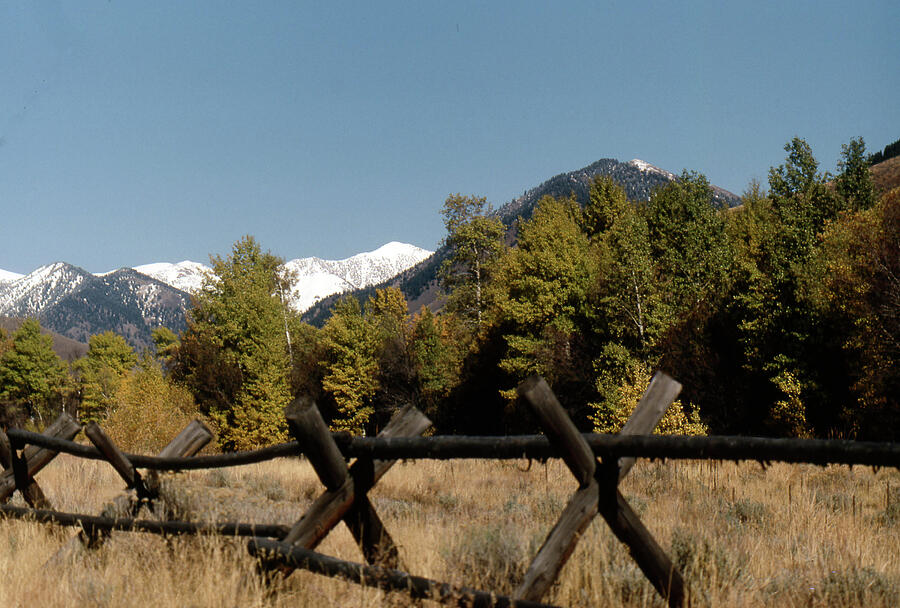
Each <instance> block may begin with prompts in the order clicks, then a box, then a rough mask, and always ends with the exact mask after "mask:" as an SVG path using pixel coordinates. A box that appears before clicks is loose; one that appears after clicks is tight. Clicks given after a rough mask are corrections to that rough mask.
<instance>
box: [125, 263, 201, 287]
mask: <svg viewBox="0 0 900 608" xmlns="http://www.w3.org/2000/svg"><path fill="white" fill-rule="evenodd" d="M134 269H135V270H137V271H138V272H140V273H141V274H145V275H147V276H148V277H153V278H154V279H156V280H157V281H161V282H163V283H165V284H166V285H171V286H172V287H174V288H175V289H180V290H181V291H186V292H188V293H196V292H198V291H200V288H201V287H202V286H203V280H204V278H205V277H206V275H207V274H208V273H210V272H212V269H211V268H210V267H209V266H206V265H204V264H201V263H199V262H192V261H190V260H184V261H181V262H178V263H177V264H172V263H169V262H156V263H154V264H144V265H142V266H135V267H134Z"/></svg>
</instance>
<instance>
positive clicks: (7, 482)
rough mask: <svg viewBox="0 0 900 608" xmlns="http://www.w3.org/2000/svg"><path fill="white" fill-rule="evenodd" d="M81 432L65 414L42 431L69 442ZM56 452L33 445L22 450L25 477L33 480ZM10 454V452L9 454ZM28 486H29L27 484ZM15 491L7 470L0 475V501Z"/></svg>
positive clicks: (12, 478) (11, 438)
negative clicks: (25, 469)
mask: <svg viewBox="0 0 900 608" xmlns="http://www.w3.org/2000/svg"><path fill="white" fill-rule="evenodd" d="M80 430H81V425H80V424H78V423H77V422H75V420H74V419H73V418H72V417H71V416H69V415H68V414H66V413H62V414H60V415H59V417H58V418H57V419H56V420H54V421H53V424H51V425H50V426H48V427H47V428H46V430H45V431H44V433H43V434H44V435H45V436H48V437H55V438H58V439H65V440H69V439H72V438H73V437H75V435H77V434H78V432H79V431H80ZM11 431H12V429H10V433H9V435H11V436H10V440H11V441H16V440H17V439H14V437H13V433H12V432H11ZM57 453H58V452H56V451H54V450H51V449H48V448H42V447H38V446H35V445H29V446H28V447H26V448H25V449H24V450H22V458H23V459H24V460H25V464H26V468H27V471H26V472H27V476H28V478H29V479H34V476H35V475H37V473H38V471H40V470H41V469H43V468H44V467H45V466H47V465H48V464H49V463H50V461H51V460H53V458H54V457H56V454H57ZM11 454H12V452H11ZM12 460H13V462H15V455H12ZM29 485H30V484H29ZM15 489H16V480H15V474H14V472H13V469H12V468H10V469H7V470H5V471H3V473H2V474H0V501H5V500H7V499H8V498H9V497H10V496H11V495H12V493H13V492H14V491H15Z"/></svg>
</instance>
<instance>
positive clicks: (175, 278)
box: [134, 241, 432, 312]
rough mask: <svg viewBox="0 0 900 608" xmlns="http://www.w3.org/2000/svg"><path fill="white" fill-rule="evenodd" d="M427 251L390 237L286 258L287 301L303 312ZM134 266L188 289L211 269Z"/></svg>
mask: <svg viewBox="0 0 900 608" xmlns="http://www.w3.org/2000/svg"><path fill="white" fill-rule="evenodd" d="M431 254H432V252H431V251H428V250H427V249H422V248H421V247H416V246H415V245H409V244H406V243H399V242H397V241H392V242H390V243H387V244H385V245H382V246H381V247H379V248H378V249H376V250H374V251H368V252H365V253H358V254H356V255H354V256H351V257H349V258H346V259H343V260H323V259H321V258H316V257H309V258H298V259H294V260H290V261H289V262H285V264H284V267H285V269H286V270H287V271H289V272H292V273H293V274H294V284H293V286H292V287H291V291H290V294H289V296H288V299H289V304H290V305H291V307H292V308H294V309H296V310H297V311H298V312H305V311H306V310H307V309H309V308H310V307H311V306H312V305H314V304H315V303H316V302H318V301H319V300H321V299H322V298H325V297H327V296H330V295H333V294H336V293H344V292H347V291H351V290H353V289H359V288H362V287H368V286H369V285H376V284H378V283H381V282H383V281H386V280H388V279H390V278H392V277H394V276H396V275H398V274H399V273H401V272H403V271H404V270H406V269H407V268H410V267H412V266H415V265H416V264H418V263H419V262H421V261H422V260H424V259H425V258H427V257H428V256H430V255H431ZM134 269H135V270H137V271H138V272H140V273H142V274H145V275H148V276H150V277H153V278H154V279H156V280H158V281H162V282H163V283H166V284H167V285H171V286H172V287H175V288H176V289H180V290H182V291H186V292H188V293H197V292H198V291H200V289H201V287H202V286H203V281H204V278H205V277H206V276H207V275H208V274H209V273H211V272H212V269H211V268H210V267H209V266H205V265H204V264H200V263H197V262H191V261H189V260H185V261H183V262H178V263H177V264H171V263H168V262H157V263H154V264H144V265H142V266H135V268H134Z"/></svg>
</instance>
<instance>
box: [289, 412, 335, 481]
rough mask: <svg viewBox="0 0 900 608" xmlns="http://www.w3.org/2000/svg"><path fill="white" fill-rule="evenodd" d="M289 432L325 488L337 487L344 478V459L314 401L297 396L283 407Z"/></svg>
mask: <svg viewBox="0 0 900 608" xmlns="http://www.w3.org/2000/svg"><path fill="white" fill-rule="evenodd" d="M284 415H285V418H286V419H287V423H288V428H289V429H290V431H291V434H293V435H294V437H295V438H296V439H297V443H298V445H301V446H303V454H304V455H305V456H306V457H307V458H308V459H309V463H310V464H311V465H312V467H313V470H315V472H316V475H318V476H319V480H320V481H321V482H322V483H323V484H324V485H325V488H326V489H328V490H336V489H338V488H339V487H341V484H342V483H344V481H345V480H346V479H347V461H346V460H344V456H343V454H341V451H340V449H339V448H338V446H337V444H336V443H335V442H334V438H333V437H332V436H331V430H330V429H329V428H328V425H326V424H325V421H324V420H323V419H322V414H321V413H320V412H319V408H318V407H317V406H316V403H315V401H313V400H312V399H310V398H309V397H299V398H297V399H295V400H294V401H293V403H291V404H290V405H288V406H287V407H286V408H285V411H284Z"/></svg>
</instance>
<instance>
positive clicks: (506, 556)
mask: <svg viewBox="0 0 900 608" xmlns="http://www.w3.org/2000/svg"><path fill="white" fill-rule="evenodd" d="M527 465H528V463H526V462H496V461H494V462H491V461H456V462H452V463H451V462H433V461H418V462H414V463H400V464H398V465H397V466H395V467H394V469H392V470H391V471H390V472H389V473H388V475H387V476H386V477H385V478H384V479H383V480H382V482H381V483H380V484H379V485H378V486H377V487H376V488H375V490H373V492H372V493H371V497H372V501H373V504H374V505H375V508H376V509H377V510H378V512H379V514H380V515H381V517H382V519H383V520H384V522H385V525H386V526H387V528H388V530H389V531H390V532H391V534H392V536H393V537H394V539H395V540H396V541H397V543H398V544H399V546H400V553H401V558H402V560H403V563H404V564H405V565H406V567H407V569H408V570H409V571H411V572H412V573H414V574H419V575H423V576H427V577H431V578H435V579H438V580H447V581H451V582H456V583H462V584H466V585H469V586H473V587H476V588H485V589H493V590H496V591H498V592H503V593H509V592H510V591H511V590H512V589H514V587H515V584H516V582H517V581H518V580H519V578H520V577H521V575H522V573H523V572H524V569H525V568H526V567H527V564H528V561H530V558H531V556H533V554H534V552H535V551H536V549H537V547H538V546H539V545H540V543H541V542H542V540H543V538H544V536H545V535H546V533H547V532H548V531H549V529H550V527H551V526H552V525H553V523H554V522H555V520H556V518H557V516H558V515H559V513H560V511H561V509H562V508H563V506H564V505H565V502H566V500H567V498H568V496H569V495H570V494H571V493H572V492H573V491H574V489H575V483H574V481H573V479H572V476H571V475H570V474H569V473H568V471H567V470H566V469H565V467H564V465H563V464H562V463H561V462H558V461H553V462H549V463H547V464H541V463H534V464H533V466H531V467H530V470H526V469H529V467H528V466H527ZM38 480H39V482H40V483H41V485H42V487H43V488H44V490H45V492H46V493H47V495H48V497H49V498H50V500H51V501H53V504H54V505H56V506H57V507H58V508H59V509H61V510H70V511H80V512H87V513H95V512H99V510H100V508H101V507H102V504H103V503H104V501H107V500H109V499H110V498H112V497H113V496H114V495H115V494H116V493H117V492H119V491H120V490H121V489H122V486H123V484H122V482H121V481H117V477H116V475H115V473H114V472H113V471H112V469H111V467H109V466H108V465H105V464H103V463H99V462H88V461H78V460H76V459H74V458H71V457H67V456H60V457H58V458H57V459H56V460H55V461H54V462H53V463H52V464H51V465H50V466H49V467H48V468H47V469H45V470H44V471H43V472H42V473H41V474H40V475H39V476H38ZM167 487H168V488H169V489H170V494H171V499H170V506H172V507H173V508H174V509H175V510H176V511H177V512H178V513H181V514H182V515H184V516H185V517H190V518H192V519H197V520H209V519H213V518H218V519H222V520H235V519H240V520H243V521H257V522H266V523H275V522H277V523H290V522H292V521H294V520H295V519H297V518H298V517H299V516H300V515H301V514H302V513H303V511H304V510H305V509H306V507H307V506H308V505H309V504H310V502H311V501H312V500H313V499H314V498H315V496H316V495H317V494H318V493H319V492H320V491H321V487H320V485H319V484H318V482H317V481H316V479H315V476H314V474H313V473H312V471H311V469H310V467H309V466H308V464H307V463H305V462H301V461H299V460H280V461H275V462H270V463H266V464H261V465H251V466H245V467H238V468H234V469H227V470H217V471H196V472H190V473H184V474H179V475H176V476H174V477H173V478H172V479H171V480H170V481H169V483H168V484H167ZM622 491H623V493H624V494H625V496H626V497H628V499H629V500H630V501H631V503H632V505H633V506H634V508H635V510H636V511H638V513H640V514H641V516H642V518H643V520H644V522H645V523H646V524H647V526H648V528H650V530H651V531H652V532H653V534H654V535H655V536H656V538H657V540H658V541H659V542H660V544H661V545H662V546H663V547H664V548H665V549H666V550H667V551H668V552H669V554H670V556H672V557H673V559H675V560H676V561H677V562H678V563H679V564H681V566H682V567H683V568H684V573H685V577H686V579H688V581H689V582H690V584H691V585H692V587H693V589H694V591H693V600H694V604H695V605H712V606H724V605H728V606H767V605H778V606H858V605H866V606H896V605H898V604H900V474H898V472H897V471H896V470H893V469H891V470H881V471H879V472H877V473H876V472H873V471H872V470H871V469H862V468H859V467H857V468H854V469H853V470H852V471H851V470H849V469H848V468H847V467H829V468H821V467H814V466H789V465H773V466H771V467H769V468H768V469H766V470H763V469H762V468H761V467H760V466H759V465H758V464H755V463H744V464H740V465H735V464H729V463H724V464H720V463H698V462H667V463H655V462H647V461H640V462H638V464H637V465H636V466H635V468H634V469H633V470H632V473H631V475H630V476H629V477H628V478H627V479H626V480H625V482H623V484H622ZM789 498H790V500H789ZM889 499H890V500H891V502H890V506H888V500H889ZM16 500H17V501H18V499H16ZM72 534H73V531H72V530H71V529H56V528H53V527H48V526H41V525H38V524H34V523H31V522H22V521H15V520H0V542H2V543H3V547H4V549H3V550H2V552H0V580H4V581H7V584H5V585H0V604H2V605H4V606H25V605H40V606H79V607H82V606H122V605H151V604H152V605H154V606H223V607H224V606H228V607H231V606H289V605H290V606H307V605H315V606H318V607H321V608H325V607H328V606H348V605H351V606H372V607H374V606H386V605H387V606H394V605H397V606H408V605H411V602H410V601H409V600H408V599H407V598H405V596H403V595H402V594H385V593H382V592H379V591H377V590H372V589H364V588H361V587H358V586H356V585H353V584H350V583H345V582H341V581H337V580H332V579H328V578H325V577H321V576H316V575H312V574H309V573H306V572H296V573H294V574H293V575H291V576H290V577H289V578H288V579H287V580H285V581H281V582H279V583H278V584H277V585H275V586H274V587H273V588H269V589H267V588H266V587H265V585H263V583H262V582H261V581H260V580H259V578H258V577H257V575H256V574H255V564H254V562H253V560H252V559H251V558H250V557H249V556H248V554H247V552H246V549H245V541H243V540H241V539H223V538H212V537H203V538H178V539H170V540H164V539H161V538H158V537H154V536H151V535H144V534H127V533H114V534H113V536H112V538H111V539H110V541H109V542H108V543H107V544H106V545H104V547H103V548H102V549H100V550H98V551H96V552H94V553H92V554H90V555H86V556H81V557H80V558H78V559H77V560H76V561H74V562H73V563H70V564H68V565H65V566H63V567H58V568H56V569H53V570H50V569H48V570H44V569H42V566H43V564H44V562H45V561H46V560H47V559H48V558H49V557H50V556H52V555H53V554H54V553H55V552H56V550H57V549H58V548H59V547H60V546H61V545H62V544H63V543H64V542H65V541H66V540H67V539H68V538H69V537H70V536H71V535H72ZM319 550H320V551H322V552H324V553H327V554H330V555H335V556H338V557H342V558H345V559H350V560H354V561H361V555H360V553H359V550H358V549H357V548H356V546H355V545H354V543H353V540H352V538H351V537H350V534H349V533H348V532H347V531H346V529H344V528H343V527H340V528H339V529H336V530H335V531H334V532H332V534H331V535H330V536H329V537H328V538H327V539H326V540H325V542H324V543H323V544H322V546H320V547H319ZM546 599H547V600H548V601H550V602H553V603H557V604H561V605H569V606H622V605H624V606H661V605H662V603H661V601H660V600H659V599H658V597H657V596H656V594H655V593H654V591H653V589H652V588H651V587H650V585H649V583H647V582H646V581H645V580H644V579H643V576H642V575H641V573H640V571H639V570H638V569H637V568H636V567H635V566H634V564H633V562H632V561H631V559H630V558H629V556H628V554H627V551H626V550H625V549H624V548H623V546H622V545H621V544H620V543H619V542H618V541H617V540H616V539H615V538H614V537H613V536H612V534H611V533H610V532H609V530H608V529H607V528H606V525H605V523H604V522H603V521H602V519H599V518H598V519H597V520H596V521H595V522H594V523H593V524H592V525H591V526H590V528H589V529H588V530H587V531H586V533H585V535H584V537H583V538H582V539H581V542H580V543H579V546H578V548H577V549H576V551H575V553H574V554H573V556H572V558H571V559H570V561H569V563H568V564H567V565H566V567H565V568H564V569H563V571H562V574H561V576H560V579H559V583H558V584H557V585H556V586H555V587H554V589H553V590H552V592H551V594H550V596H549V597H548V598H546Z"/></svg>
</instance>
